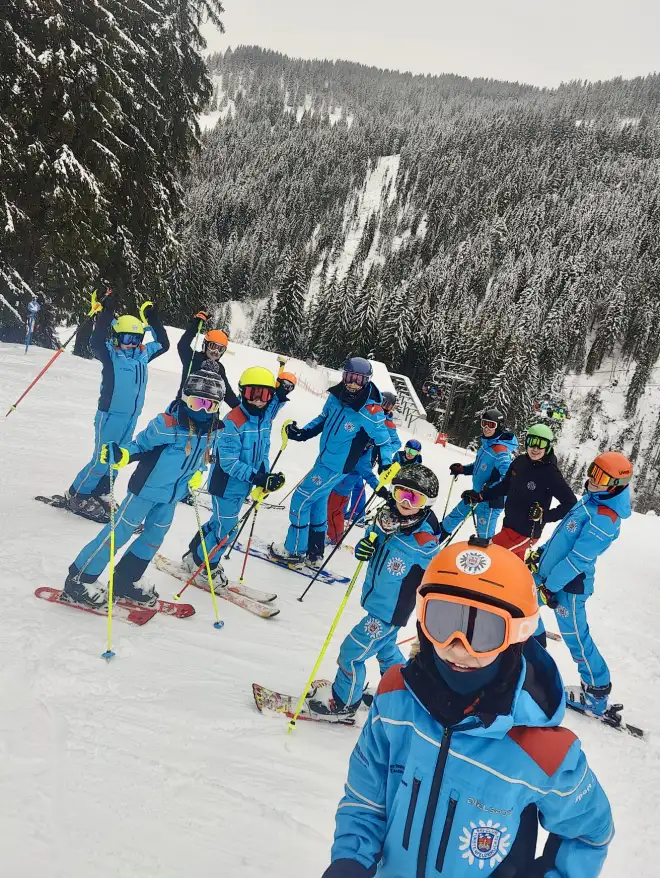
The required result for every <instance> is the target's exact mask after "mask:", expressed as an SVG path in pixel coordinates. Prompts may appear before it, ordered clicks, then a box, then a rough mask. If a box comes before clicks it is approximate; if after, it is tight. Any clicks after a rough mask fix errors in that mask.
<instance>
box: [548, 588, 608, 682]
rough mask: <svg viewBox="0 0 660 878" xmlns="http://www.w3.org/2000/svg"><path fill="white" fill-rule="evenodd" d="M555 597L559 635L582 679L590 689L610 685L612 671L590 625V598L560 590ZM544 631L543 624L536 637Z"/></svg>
mask: <svg viewBox="0 0 660 878" xmlns="http://www.w3.org/2000/svg"><path fill="white" fill-rule="evenodd" d="M555 597H556V598H557V600H558V601H559V604H558V606H557V607H556V608H555V611H554V613H555V617H556V619H557V625H558V626H559V633H560V634H561V636H562V637H563V639H564V643H565V644H566V646H567V647H568V649H569V651H570V653H571V656H572V658H573V661H574V662H575V663H576V665H577V666H578V671H579V672H580V678H581V679H582V680H583V681H584V683H585V685H587V686H608V685H609V683H610V670H609V668H608V667H607V663H606V662H605V659H604V658H603V656H602V655H601V654H600V652H599V650H598V647H597V646H596V644H595V643H594V641H593V639H592V637H591V632H590V631H589V623H588V622H587V608H586V603H587V599H588V597H589V596H588V595H587V596H585V595H583V594H571V593H570V592H567V591H558V592H556V593H555ZM544 631H545V626H544V625H543V622H539V627H538V628H537V629H536V634H535V636H536V637H537V636H538V635H539V633H542V632H544Z"/></svg>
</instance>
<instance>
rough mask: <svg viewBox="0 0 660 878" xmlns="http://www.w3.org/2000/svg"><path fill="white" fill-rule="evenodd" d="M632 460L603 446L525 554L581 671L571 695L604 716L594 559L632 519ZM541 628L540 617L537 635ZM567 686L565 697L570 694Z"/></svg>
mask: <svg viewBox="0 0 660 878" xmlns="http://www.w3.org/2000/svg"><path fill="white" fill-rule="evenodd" d="M632 473H633V467H632V463H631V462H630V461H629V460H628V458H626V457H625V456H624V455H623V454H620V453H619V452H618V451H606V452H605V453H604V454H599V455H598V457H597V458H596V459H595V460H594V461H593V462H592V463H591V464H590V465H589V468H588V469H587V476H588V479H587V482H586V484H585V491H586V493H585V495H584V496H583V497H582V498H581V499H580V500H578V501H577V503H576V504H575V506H574V507H573V508H572V509H571V510H570V512H569V513H568V514H567V515H566V517H565V518H564V520H563V521H562V522H561V524H560V525H559V526H558V527H557V528H556V530H555V531H554V533H553V534H552V536H551V537H550V539H549V540H548V542H547V543H546V544H545V545H544V546H541V548H540V549H538V550H536V551H535V552H534V553H532V555H531V556H530V557H529V558H528V564H529V565H530V569H531V570H532V571H533V573H534V581H535V582H536V584H537V586H538V588H539V595H540V597H541V599H542V601H543V603H545V604H546V605H547V606H548V607H550V608H551V609H552V610H554V611H555V616H556V617H557V624H558V626H559V633H560V634H561V636H562V637H563V638H564V641H565V643H566V646H568V648H569V650H570V653H571V655H572V657H573V661H574V662H575V663H576V664H577V666H578V670H579V672H580V684H581V691H580V692H579V693H576V695H575V697H574V698H572V699H571V700H572V701H573V703H574V705H575V706H576V707H578V708H581V709H583V710H586V711H589V712H590V713H594V714H596V715H597V716H602V714H603V713H605V711H606V710H607V706H608V697H609V694H610V692H611V691H612V683H611V680H610V672H609V668H608V667H607V664H606V662H605V659H604V658H603V656H602V655H601V654H600V652H599V650H598V648H597V647H596V644H595V643H594V641H593V639H592V637H591V632H590V631H589V624H588V622H587V608H586V604H587V599H588V598H589V597H590V596H591V595H592V594H593V590H594V577H595V572H596V559H597V558H598V557H599V555H602V554H603V552H605V551H606V550H607V549H608V548H609V547H610V546H611V545H612V543H613V542H614V540H616V539H617V538H618V536H619V533H620V531H621V520H622V519H624V518H630V515H631V514H632V511H631V505H630V488H629V485H630V480H631V479H632ZM544 631H545V629H544V627H543V623H542V622H539V630H538V631H537V636H538V635H541V634H543V633H544ZM571 692H573V690H570V687H569V690H568V691H567V697H569V698H571Z"/></svg>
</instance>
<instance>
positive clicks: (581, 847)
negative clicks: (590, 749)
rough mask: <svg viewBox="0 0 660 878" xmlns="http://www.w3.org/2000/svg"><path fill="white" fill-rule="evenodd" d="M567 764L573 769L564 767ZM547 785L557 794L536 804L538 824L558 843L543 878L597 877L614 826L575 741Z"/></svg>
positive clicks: (607, 805)
mask: <svg viewBox="0 0 660 878" xmlns="http://www.w3.org/2000/svg"><path fill="white" fill-rule="evenodd" d="M571 762H573V763H575V765H574V767H570V768H569V767H565V766H566V764H570V763H571ZM550 783H551V785H552V787H553V789H555V790H557V791H558V792H557V793H555V794H553V795H548V796H545V797H544V798H543V799H542V800H541V801H540V802H539V803H538V808H539V811H540V822H541V825H542V826H543V828H544V829H546V830H547V831H548V832H552V833H554V834H555V835H558V836H560V837H561V839H562V841H561V844H560V846H559V850H558V852H557V855H556V857H555V868H553V869H551V870H550V871H549V872H548V873H546V878H590V876H597V875H598V874H600V871H601V869H602V867H603V863H604V862H605V858H606V856H607V848H608V846H609V844H610V842H611V841H612V838H613V837H614V823H613V822H612V811H611V809H610V804H609V801H608V799H607V796H606V795H605V793H604V791H603V789H602V787H601V785H600V783H599V782H598V779H597V778H596V776H595V775H594V774H593V772H592V771H591V769H590V768H589V765H588V764H587V759H586V756H585V755H584V753H583V752H582V748H581V746H580V742H579V741H575V743H574V744H573V746H572V748H571V750H570V751H569V753H568V754H567V756H566V759H565V761H564V765H562V768H561V769H560V771H559V772H557V774H556V775H555V776H554V777H553V778H551V779H550Z"/></svg>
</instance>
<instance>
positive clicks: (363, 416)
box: [270, 357, 392, 569]
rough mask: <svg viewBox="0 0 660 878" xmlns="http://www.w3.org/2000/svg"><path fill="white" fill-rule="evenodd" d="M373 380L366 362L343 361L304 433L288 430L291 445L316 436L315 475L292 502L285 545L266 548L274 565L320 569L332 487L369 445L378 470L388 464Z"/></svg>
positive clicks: (382, 417) (356, 359) (291, 427)
mask: <svg viewBox="0 0 660 878" xmlns="http://www.w3.org/2000/svg"><path fill="white" fill-rule="evenodd" d="M372 374H373V367H372V365H371V363H370V362H369V360H364V359H362V357H352V358H351V359H349V360H347V361H346V365H345V366H344V371H343V374H342V380H341V382H340V383H339V384H336V385H335V386H334V387H331V388H330V389H329V390H328V399H327V401H326V403H325V405H324V406H323V411H322V412H321V414H320V415H319V416H318V417H317V418H314V420H312V421H310V422H309V424H307V425H306V426H305V427H303V428H300V427H298V426H297V425H296V423H295V422H294V423H293V424H290V425H289V427H288V430H287V432H288V435H289V438H290V439H292V440H293V441H294V442H306V441H307V440H308V439H311V438H313V437H314V436H318V435H319V434H321V439H320V445H319V455H318V457H317V459H316V463H315V464H314V467H313V469H312V470H311V471H310V472H309V473H308V474H307V476H306V477H305V478H304V479H303V480H302V482H301V483H300V484H299V485H298V487H297V488H296V490H295V492H294V494H293V497H292V498H291V506H290V509H289V521H290V526H289V532H288V534H287V537H286V541H285V543H284V544H274V545H272V546H271V547H270V551H271V555H272V556H273V557H274V558H275V559H277V560H282V561H286V562H287V563H288V564H290V565H293V566H298V567H301V566H302V565H303V564H304V563H307V564H308V565H309V566H311V567H315V568H317V569H318V568H319V567H320V566H321V565H322V563H323V552H324V550H325V535H326V529H327V515H328V496H329V495H330V492H331V491H332V489H333V488H334V486H335V485H337V484H338V483H339V482H340V481H341V480H342V479H343V477H344V476H345V475H346V474H347V473H350V472H352V471H353V469H354V468H355V465H356V464H357V462H358V460H359V459H360V457H361V455H362V454H363V453H364V451H365V449H366V447H367V444H368V442H369V439H372V440H373V442H374V444H375V446H376V450H377V451H379V453H380V456H381V470H382V469H384V468H385V467H388V466H389V465H390V464H391V463H392V453H391V451H390V436H389V432H388V429H387V427H386V426H385V415H384V413H383V408H382V406H381V395H380V391H379V390H378V388H377V387H376V386H375V385H374V384H373V383H372V381H371V376H372Z"/></svg>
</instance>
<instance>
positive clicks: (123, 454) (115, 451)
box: [100, 442, 131, 469]
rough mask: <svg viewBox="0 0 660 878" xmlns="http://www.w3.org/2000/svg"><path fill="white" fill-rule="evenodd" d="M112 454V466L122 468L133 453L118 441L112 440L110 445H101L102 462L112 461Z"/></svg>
mask: <svg viewBox="0 0 660 878" xmlns="http://www.w3.org/2000/svg"><path fill="white" fill-rule="evenodd" d="M110 455H112V464H111V466H112V468H113V469H121V468H122V467H123V466H126V464H127V463H129V462H130V460H131V455H130V454H129V453H128V451H127V450H126V449H125V448H122V447H121V445H117V443H116V442H110V443H109V444H108V445H102V446H101V457H100V461H101V463H110Z"/></svg>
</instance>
